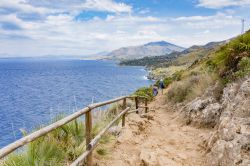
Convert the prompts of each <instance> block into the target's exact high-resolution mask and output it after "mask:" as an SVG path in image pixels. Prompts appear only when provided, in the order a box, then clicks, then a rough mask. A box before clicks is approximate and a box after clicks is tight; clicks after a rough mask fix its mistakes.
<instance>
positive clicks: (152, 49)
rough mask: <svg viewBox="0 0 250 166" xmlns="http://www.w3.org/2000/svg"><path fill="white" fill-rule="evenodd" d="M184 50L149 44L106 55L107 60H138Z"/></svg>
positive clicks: (171, 45) (159, 42) (166, 43)
mask: <svg viewBox="0 0 250 166" xmlns="http://www.w3.org/2000/svg"><path fill="white" fill-rule="evenodd" d="M184 49H185V48H183V47H180V46H177V45H174V44H171V43H168V42H165V41H158V42H150V43H147V44H144V45H140V46H131V47H123V48H120V49H117V50H114V51H112V52H111V53H109V54H108V55H107V57H109V59H119V60H122V59H139V58H143V57H152V56H160V55H165V54H170V53H172V52H181V51H183V50H184Z"/></svg>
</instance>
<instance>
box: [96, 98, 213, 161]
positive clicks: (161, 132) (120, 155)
mask: <svg viewBox="0 0 250 166" xmlns="http://www.w3.org/2000/svg"><path fill="white" fill-rule="evenodd" d="M164 100H165V97H164V96H163V95H158V96H157V97H156V99H155V100H154V101H153V102H152V103H150V104H149V107H150V109H154V110H155V111H152V112H150V113H148V114H147V115H146V114H141V115H138V114H130V115H129V116H128V118H127V120H126V126H125V127H124V128H123V129H122V132H121V134H120V135H119V136H118V138H117V139H116V140H115V141H112V143H110V144H109V145H107V147H106V148H108V149H109V153H108V154H107V155H105V156H98V155H95V162H96V165H99V166H135V165H139V166H144V165H145V166H182V165H184V166H189V165H190V166H193V165H195V166H199V165H205V156H204V154H205V152H204V151H205V150H204V148H203V144H204V138H206V136H207V135H208V134H209V132H210V130H209V129H200V128H196V127H193V126H187V125H186V124H184V123H183V122H182V121H181V119H180V118H178V114H179V113H178V112H179V111H178V110H173V108H171V106H169V105H167V104H165V103H166V102H165V101H164Z"/></svg>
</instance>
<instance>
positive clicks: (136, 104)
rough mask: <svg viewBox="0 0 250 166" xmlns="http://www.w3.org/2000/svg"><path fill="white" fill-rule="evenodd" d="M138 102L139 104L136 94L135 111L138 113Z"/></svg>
mask: <svg viewBox="0 0 250 166" xmlns="http://www.w3.org/2000/svg"><path fill="white" fill-rule="evenodd" d="M138 104H139V103H138V96H136V97H135V109H136V110H137V111H136V113H137V114H139V111H138V109H139V105H138Z"/></svg>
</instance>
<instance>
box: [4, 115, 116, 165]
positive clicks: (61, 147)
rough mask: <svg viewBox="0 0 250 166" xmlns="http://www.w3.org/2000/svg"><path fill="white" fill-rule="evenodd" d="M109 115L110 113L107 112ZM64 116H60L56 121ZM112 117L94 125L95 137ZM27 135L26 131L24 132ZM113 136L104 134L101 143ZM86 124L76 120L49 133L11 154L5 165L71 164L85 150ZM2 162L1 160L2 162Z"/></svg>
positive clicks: (104, 118)
mask: <svg viewBox="0 0 250 166" xmlns="http://www.w3.org/2000/svg"><path fill="white" fill-rule="evenodd" d="M107 115H108V114H107ZM61 118H63V116H60V117H58V118H56V119H55V121H57V120H59V119H61ZM111 120H112V118H111V117H108V116H105V117H102V120H101V119H100V120H99V121H98V122H97V123H96V124H94V126H93V130H92V131H93V132H92V134H93V137H94V136H95V135H96V134H97V133H98V132H99V131H100V130H101V129H102V128H103V127H104V126H106V125H107V124H108V123H109V122H110V121H111ZM23 133H24V135H26V132H23ZM111 137H112V136H110V135H107V134H106V135H104V136H103V137H102V138H101V140H100V144H105V143H107V142H109V139H111ZM84 140H85V126H84V125H83V123H82V120H74V121H72V122H70V123H68V124H66V125H63V126H62V127H60V128H58V129H56V130H54V131H52V132H50V133H48V134H47V135H45V136H43V137H41V138H39V139H36V140H35V141H33V142H31V143H29V144H27V145H26V146H25V147H24V148H23V150H22V151H21V152H19V153H13V154H11V155H9V156H8V157H7V158H6V159H5V160H4V161H3V165H4V166H27V165H44V166H54V165H58V166H61V165H69V163H71V162H72V161H74V160H75V159H76V158H77V157H78V156H79V155H81V154H82V153H83V152H84V151H85V148H86V146H85V141H84ZM0 163H1V162H0Z"/></svg>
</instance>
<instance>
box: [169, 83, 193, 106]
mask: <svg viewBox="0 0 250 166" xmlns="http://www.w3.org/2000/svg"><path fill="white" fill-rule="evenodd" d="M190 86H191V82H189V81H188V80H186V81H179V82H177V81H176V82H174V83H173V84H171V86H170V88H169V90H168V93H167V97H168V99H170V100H171V101H173V102H175V103H180V102H183V101H184V100H185V99H186V96H187V95H188V93H189V92H190Z"/></svg>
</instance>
